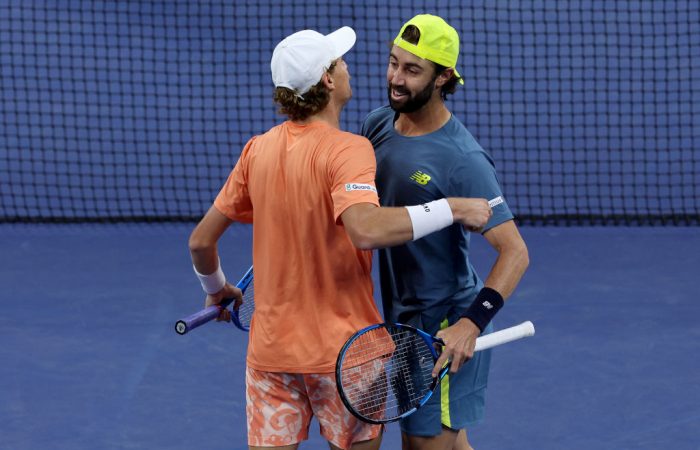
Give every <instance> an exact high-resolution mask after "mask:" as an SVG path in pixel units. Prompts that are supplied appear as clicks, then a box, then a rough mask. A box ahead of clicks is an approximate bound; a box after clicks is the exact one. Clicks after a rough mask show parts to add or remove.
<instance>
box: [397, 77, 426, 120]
mask: <svg viewBox="0 0 700 450" xmlns="http://www.w3.org/2000/svg"><path fill="white" fill-rule="evenodd" d="M435 79H436V78H433V79H432V80H430V82H429V83H428V84H426V85H425V87H424V88H423V89H422V90H420V91H419V92H418V93H417V94H416V95H410V92H409V91H408V90H407V89H404V88H397V87H394V88H392V87H391V84H389V87H388V88H387V93H388V96H389V105H390V106H391V109H393V110H394V111H396V112H399V113H412V112H416V111H418V110H419V109H421V108H422V107H423V106H424V105H425V104H426V103H428V101H429V100H430V97H432V95H433V89H434V88H435ZM392 89H393V90H395V91H397V92H399V93H401V94H409V97H408V100H406V101H405V102H404V103H399V102H396V101H394V100H393V99H392V98H391V91H392Z"/></svg>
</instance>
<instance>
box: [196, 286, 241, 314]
mask: <svg viewBox="0 0 700 450" xmlns="http://www.w3.org/2000/svg"><path fill="white" fill-rule="evenodd" d="M226 298H233V299H234V302H233V308H234V309H235V308H238V307H239V306H240V305H241V303H243V293H242V292H241V290H240V289H238V288H237V287H236V286H234V285H232V284H230V283H226V284H225V285H224V287H223V288H221V290H220V291H219V292H217V293H216V294H209V295H207V298H206V299H205V300H204V307H205V308H207V307H209V306H211V305H218V304H219V303H221V302H222V301H223V300H224V299H226ZM216 320H217V322H218V321H225V322H230V321H231V311H229V310H228V308H223V309H222V310H221V314H219V317H217V319H216Z"/></svg>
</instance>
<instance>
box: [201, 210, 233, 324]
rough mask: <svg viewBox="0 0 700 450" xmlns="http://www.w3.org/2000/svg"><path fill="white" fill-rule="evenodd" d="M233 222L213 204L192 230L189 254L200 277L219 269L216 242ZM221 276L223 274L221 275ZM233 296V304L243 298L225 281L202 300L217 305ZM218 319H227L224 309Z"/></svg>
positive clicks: (208, 304) (209, 274)
mask: <svg viewBox="0 0 700 450" xmlns="http://www.w3.org/2000/svg"><path fill="white" fill-rule="evenodd" d="M232 223H233V221H232V220H231V219H229V218H228V217H226V216H225V215H224V214H222V213H221V212H219V210H218V209H216V208H215V207H214V206H212V207H211V208H209V211H207V213H206V214H205V215H204V217H203V218H202V220H201V221H200V222H199V223H198V224H197V226H196V227H195V229H194V230H193V231H192V234H191V235H190V239H189V248H190V256H191V257H192V265H193V266H194V269H195V271H196V272H197V274H198V275H199V277H200V280H201V279H202V276H204V278H207V277H214V274H216V272H217V271H219V269H220V267H219V253H218V247H217V244H218V242H219V239H220V238H221V236H222V235H223V234H224V232H225V231H226V229H227V228H228V227H229V226H230V225H231V224H232ZM221 276H223V274H222V275H221ZM231 297H233V298H235V299H236V303H234V306H237V305H238V304H240V302H241V301H242V300H243V296H242V294H241V290H240V289H238V288H236V287H235V286H233V285H232V284H230V283H228V282H226V283H225V284H224V285H223V287H222V288H221V289H220V290H218V291H217V292H209V293H208V295H207V298H206V300H205V302H204V304H205V306H210V305H218V304H219V303H220V302H221V301H222V300H223V299H224V298H231ZM222 314H223V315H222V316H221V317H219V319H220V320H229V317H230V316H229V314H228V311H227V310H226V309H224V311H222Z"/></svg>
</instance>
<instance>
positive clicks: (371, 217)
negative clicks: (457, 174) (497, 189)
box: [340, 197, 492, 250]
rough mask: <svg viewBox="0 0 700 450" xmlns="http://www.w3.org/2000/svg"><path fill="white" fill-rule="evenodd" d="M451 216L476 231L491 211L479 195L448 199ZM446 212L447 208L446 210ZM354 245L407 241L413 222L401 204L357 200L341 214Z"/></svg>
mask: <svg viewBox="0 0 700 450" xmlns="http://www.w3.org/2000/svg"><path fill="white" fill-rule="evenodd" d="M447 203H448V204H449V207H450V209H451V210H452V219H453V221H454V222H457V223H460V224H462V225H463V226H465V227H466V228H468V229H469V230H472V231H474V230H479V229H481V228H482V227H483V226H484V225H486V223H487V222H488V220H489V218H490V217H491V214H492V211H491V207H490V206H489V205H488V202H487V201H486V200H485V199H482V198H457V197H453V198H448V199H447ZM448 212H449V211H448ZM340 217H341V219H342V221H343V225H345V229H346V231H347V233H348V235H349V236H350V240H351V241H352V243H353V244H354V245H355V247H357V248H360V249H365V250H369V249H374V248H383V247H392V246H395V245H400V244H403V243H406V242H408V241H410V240H411V239H413V237H414V226H415V224H414V223H413V222H412V221H411V218H410V216H409V213H408V210H407V209H406V208H404V207H396V208H393V207H377V206H375V205H373V204H371V203H357V204H354V205H352V206H350V207H348V208H347V209H346V210H345V211H343V213H342V214H341V215H340Z"/></svg>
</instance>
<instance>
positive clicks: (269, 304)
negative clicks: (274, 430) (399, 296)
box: [214, 121, 381, 373]
mask: <svg viewBox="0 0 700 450" xmlns="http://www.w3.org/2000/svg"><path fill="white" fill-rule="evenodd" d="M375 170H376V161H375V159H374V151H373V149H372V146H371V144H370V142H369V141H368V140H367V139H365V138H364V137H361V136H357V135H354V134H351V133H347V132H344V131H341V130H338V129H336V128H333V127H331V126H329V125H328V124H325V123H323V122H312V123H310V124H308V125H298V124H295V123H293V122H291V121H287V122H284V123H282V124H281V125H278V126H276V127H274V128H272V129H271V130H269V131H268V132H267V133H265V134H263V135H260V136H256V137H254V138H252V139H251V140H250V141H249V142H248V143H247V144H246V146H245V148H244V149H243V152H242V153H241V157H240V159H239V160H238V163H237V164H236V167H234V169H233V171H232V172H231V175H230V176H229V178H228V180H227V181H226V184H225V185H224V187H223V188H222V189H221V192H220V193H219V195H218V196H217V198H216V200H215V201H214V206H215V207H216V208H217V209H218V210H219V211H221V213H223V214H225V215H226V216H227V217H229V218H230V219H233V220H236V221H239V222H252V223H253V265H254V266H255V278H254V283H255V314H254V315H253V320H252V323H251V328H250V339H249V344H248V357H247V363H248V365H249V366H250V367H252V368H253V369H256V370H263V371H268V372H291V373H323V372H332V371H334V370H335V360H336V358H337V355H338V352H339V351H340V348H341V347H342V345H343V343H344V342H345V340H346V339H347V338H348V337H350V335H351V334H352V333H354V332H355V331H357V330H358V329H360V328H363V327H365V326H367V325H370V324H372V323H377V322H380V321H381V316H380V314H379V311H378V310H377V307H376V305H375V303H374V298H373V296H372V289H373V286H372V278H371V266H372V253H371V252H370V251H363V250H358V249H357V248H356V247H355V246H354V245H353V244H352V242H351V241H350V238H349V236H348V235H347V233H346V231H345V228H344V227H343V224H342V221H341V219H340V215H341V214H342V213H343V211H345V210H346V209H347V208H348V207H349V206H351V205H354V204H356V203H372V204H374V205H377V206H379V201H378V197H377V191H376V188H375V185H374V176H375Z"/></svg>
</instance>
